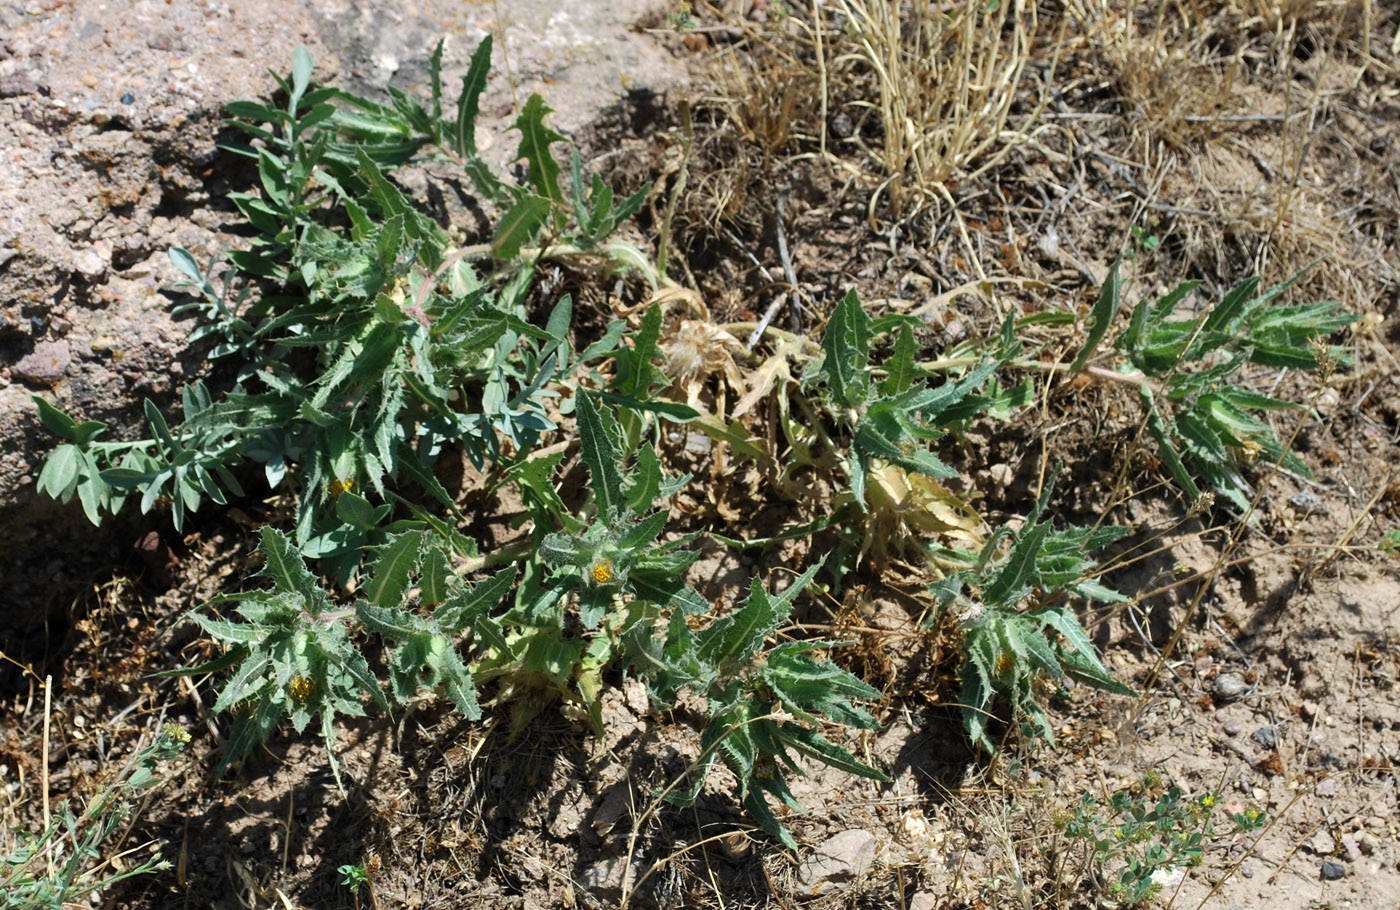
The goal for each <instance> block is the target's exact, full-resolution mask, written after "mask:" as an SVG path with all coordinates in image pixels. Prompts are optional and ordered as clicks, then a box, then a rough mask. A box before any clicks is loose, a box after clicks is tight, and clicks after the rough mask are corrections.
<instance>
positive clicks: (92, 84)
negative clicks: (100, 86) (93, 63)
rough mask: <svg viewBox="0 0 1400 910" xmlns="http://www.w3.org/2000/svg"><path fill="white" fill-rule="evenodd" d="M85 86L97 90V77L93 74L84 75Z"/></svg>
mask: <svg viewBox="0 0 1400 910" xmlns="http://www.w3.org/2000/svg"><path fill="white" fill-rule="evenodd" d="M82 81H83V85H86V86H87V87H88V88H97V77H96V76H94V75H93V74H92V73H83V80H82Z"/></svg>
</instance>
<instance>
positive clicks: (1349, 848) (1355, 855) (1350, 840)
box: [1342, 837, 1361, 863]
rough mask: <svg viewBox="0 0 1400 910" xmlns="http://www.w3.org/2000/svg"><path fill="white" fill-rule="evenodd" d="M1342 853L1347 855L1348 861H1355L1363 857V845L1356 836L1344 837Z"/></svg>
mask: <svg viewBox="0 0 1400 910" xmlns="http://www.w3.org/2000/svg"><path fill="white" fill-rule="evenodd" d="M1342 853H1343V854H1345V855H1346V858H1347V862H1349V863H1354V862H1356V861H1357V860H1359V859H1361V845H1360V844H1359V843H1357V842H1356V838H1354V837H1344V838H1342Z"/></svg>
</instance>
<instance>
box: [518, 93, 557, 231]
mask: <svg viewBox="0 0 1400 910" xmlns="http://www.w3.org/2000/svg"><path fill="white" fill-rule="evenodd" d="M549 112H550V108H549V107H548V106H547V105H546V104H545V103H544V99H543V98H541V97H540V96H539V95H531V96H530V97H529V98H528V99H527V100H526V102H525V106H524V107H523V108H522V109H521V111H520V116H518V117H516V118H515V124H514V126H515V128H516V129H518V130H520V148H519V150H518V151H517V152H516V158H524V159H525V160H526V161H528V162H529V164H530V174H529V181H530V185H531V186H533V187H534V188H535V192H536V193H537V194H539V195H540V196H543V197H545V198H546V199H548V200H550V201H551V202H554V203H559V204H563V202H564V194H563V193H562V192H560V190H559V163H558V162H557V161H555V160H554V154H553V153H552V152H550V150H549V146H550V145H551V144H553V143H555V142H560V141H562V140H563V139H564V137H563V136H561V135H559V134H558V133H556V132H554V130H552V129H550V128H549V127H547V126H545V125H544V115H545V114H548V113H549Z"/></svg>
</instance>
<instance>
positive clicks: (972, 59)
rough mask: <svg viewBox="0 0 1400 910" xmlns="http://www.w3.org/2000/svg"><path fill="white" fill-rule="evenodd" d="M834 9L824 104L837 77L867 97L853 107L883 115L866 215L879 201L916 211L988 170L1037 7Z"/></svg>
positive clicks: (897, 211) (980, 1)
mask: <svg viewBox="0 0 1400 910" xmlns="http://www.w3.org/2000/svg"><path fill="white" fill-rule="evenodd" d="M832 10H833V12H834V16H833V17H832V20H831V24H832V25H834V26H835V28H834V29H832V30H831V31H830V32H829V33H828V34H827V36H826V39H825V40H826V42H827V46H826V47H819V48H818V53H819V54H820V55H827V56H829V60H830V65H829V66H826V65H825V64H826V60H825V59H823V60H822V63H823V72H822V76H823V100H824V101H825V100H826V99H827V98H828V97H829V95H830V93H831V91H832V87H833V86H832V83H833V82H842V81H846V82H849V83H851V88H854V89H855V90H856V92H857V93H861V94H864V95H865V97H864V98H861V99H859V100H855V101H853V102H851V106H852V107H854V108H856V109H859V110H865V111H869V112H872V113H874V114H877V115H878V117H879V142H878V147H877V148H875V149H872V150H869V151H870V154H871V155H872V156H873V157H875V158H876V159H877V160H878V162H879V164H880V167H881V169H882V172H883V179H882V182H881V184H880V186H879V188H878V189H877V191H876V193H875V195H874V197H873V198H872V200H871V210H872V212H873V211H874V210H875V207H876V205H877V203H878V202H879V201H880V200H881V198H882V197H883V199H884V200H885V201H886V202H887V203H888V205H889V208H890V211H891V213H892V214H893V215H894V216H895V218H900V217H902V216H904V215H907V214H910V213H912V212H913V211H917V210H918V209H919V208H921V207H922V205H923V203H924V202H925V201H926V200H927V199H929V198H930V197H934V196H945V195H946V193H947V190H946V189H945V188H944V187H945V185H946V184H947V183H948V182H949V181H951V180H954V179H970V178H974V177H976V176H977V175H978V174H980V173H984V172H986V171H987V170H989V169H990V168H992V167H994V166H996V164H998V163H999V162H1000V161H1001V160H1002V159H1003V158H1004V157H1005V156H1006V154H1007V153H1008V152H1009V151H1010V149H1011V148H1013V147H1014V144H1015V140H1016V138H1017V137H1018V136H1019V132H1018V131H1017V130H1016V129H1013V125H1012V123H1011V118H1012V113H1013V106H1014V104H1015V102H1016V100H1017V98H1018V93H1019V91H1020V88H1021V83H1022V79H1023V77H1024V75H1025V70H1026V67H1027V65H1028V64H1029V63H1030V62H1031V59H1032V53H1031V52H1032V47H1033V46H1034V44H1035V40H1036V35H1037V32H1038V30H1039V19H1038V16H1037V12H1036V4H1034V3H1027V2H1022V0H1015V2H1007V3H986V2H984V0H960V2H954V3H937V2H933V0H913V2H912V3H904V4H901V3H889V2H882V0H835V2H834V5H833V7H832ZM819 37H820V36H819ZM861 89H864V91H863V92H861ZM1032 119H1033V118H1032ZM1024 128H1025V126H1024V124H1022V125H1020V129H1024ZM860 135H861V133H860V131H859V130H856V131H855V132H854V134H853V136H852V138H853V139H854V140H855V141H859V138H860ZM825 139H826V136H825V133H824V134H823V146H824V147H825Z"/></svg>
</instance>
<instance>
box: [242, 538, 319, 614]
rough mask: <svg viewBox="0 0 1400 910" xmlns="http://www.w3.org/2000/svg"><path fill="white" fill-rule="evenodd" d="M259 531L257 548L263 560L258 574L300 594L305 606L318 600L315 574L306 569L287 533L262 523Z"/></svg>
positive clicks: (279, 587)
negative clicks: (260, 539) (259, 541)
mask: <svg viewBox="0 0 1400 910" xmlns="http://www.w3.org/2000/svg"><path fill="white" fill-rule="evenodd" d="M259 533H260V534H261V537H262V541H261V543H260V544H259V545H258V549H259V550H261V551H262V553H263V556H264V558H265V560H266V561H265V563H264V565H263V569H262V573H261V574H263V575H266V576H268V577H269V578H271V579H272V582H273V584H274V585H276V589H277V590H278V591H286V592H289V593H294V594H298V595H300V596H301V597H302V599H303V600H304V602H305V603H306V605H307V608H308V609H309V608H310V607H311V605H312V604H313V603H316V604H319V602H320V598H318V597H317V594H319V593H320V590H319V588H318V587H317V586H316V576H314V575H312V574H311V573H310V572H308V571H306V564H305V563H304V562H303V561H302V558H301V553H299V552H298V551H297V549H296V547H294V546H292V542H291V541H290V540H288V539H287V536H286V535H285V534H283V533H282V532H281V531H279V530H277V529H276V528H274V527H272V526H270V525H266V526H264V527H263V528H262V529H261V531H260V532H259ZM323 596H324V595H323Z"/></svg>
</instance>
